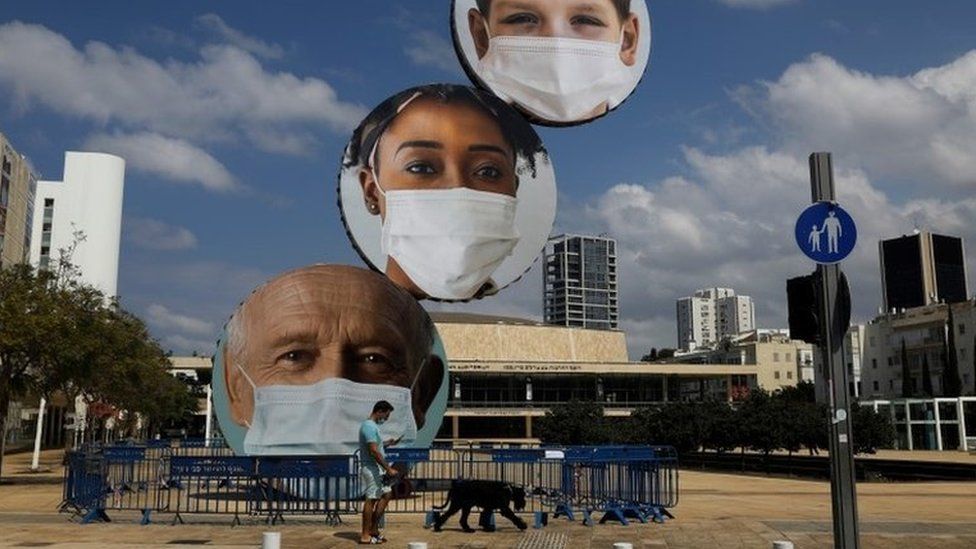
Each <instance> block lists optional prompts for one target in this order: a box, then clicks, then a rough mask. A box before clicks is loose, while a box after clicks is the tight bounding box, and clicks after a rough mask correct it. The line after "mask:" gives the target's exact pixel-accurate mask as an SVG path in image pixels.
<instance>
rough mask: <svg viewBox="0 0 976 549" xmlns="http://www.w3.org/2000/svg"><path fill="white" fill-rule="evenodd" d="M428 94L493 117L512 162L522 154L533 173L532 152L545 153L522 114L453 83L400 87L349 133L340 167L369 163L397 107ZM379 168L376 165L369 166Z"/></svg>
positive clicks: (485, 95)
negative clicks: (374, 148) (350, 134)
mask: <svg viewBox="0 0 976 549" xmlns="http://www.w3.org/2000/svg"><path fill="white" fill-rule="evenodd" d="M418 94H419V95H420V96H421V97H425V98H431V99H434V100H435V101H439V102H441V103H460V104H465V105H469V106H472V107H475V108H477V109H479V110H481V111H482V112H484V113H485V114H487V115H488V116H489V117H491V118H492V119H494V120H495V121H496V122H497V123H498V126H499V127H500V129H501V133H502V137H503V138H504V139H505V141H506V142H508V144H509V145H510V146H511V147H512V151H513V152H514V153H515V156H516V162H517V161H518V158H519V157H521V158H524V159H525V160H526V161H527V162H528V165H529V169H530V171H531V172H532V176H533V177H535V175H536V169H535V168H536V165H535V164H536V162H535V160H536V158H535V157H536V155H537V154H539V153H543V154H545V152H546V151H545V149H544V148H543V146H542V140H541V139H539V135H538V134H537V133H535V130H534V129H532V125H531V124H529V123H528V122H527V121H526V120H525V118H524V117H523V116H522V115H520V114H519V113H518V112H517V111H515V109H513V108H512V107H510V106H509V105H507V104H506V103H505V102H504V101H502V100H501V99H498V98H497V97H495V96H494V95H492V94H491V93H488V92H484V91H481V90H477V89H475V88H471V87H468V86H460V85H457V84H428V85H425V86H417V87H415V88H410V89H408V90H404V91H402V92H400V93H398V94H396V95H394V96H393V97H391V98H389V99H387V100H386V101H384V102H382V103H380V104H379V106H378V107H376V108H375V109H373V112H371V113H369V115H368V116H367V117H366V119H365V120H363V122H362V123H361V124H360V125H359V127H358V128H356V130H355V131H354V132H353V134H352V141H351V142H350V143H349V150H348V151H347V155H346V157H345V158H344V159H343V167H344V168H351V167H353V166H357V165H358V166H369V162H370V158H369V155H370V153H371V152H372V151H373V146H374V145H376V142H377V141H378V140H379V138H380V137H381V136H382V135H383V133H384V132H386V129H387V128H388V127H389V126H390V124H392V123H393V120H394V119H395V118H396V115H397V111H398V110H399V109H400V107H401V106H402V105H403V104H404V103H406V102H407V101H409V100H410V99H411V98H413V97H414V96H415V95H418ZM546 158H548V156H546ZM373 168H374V169H376V170H377V172H378V171H379V167H378V166H373Z"/></svg>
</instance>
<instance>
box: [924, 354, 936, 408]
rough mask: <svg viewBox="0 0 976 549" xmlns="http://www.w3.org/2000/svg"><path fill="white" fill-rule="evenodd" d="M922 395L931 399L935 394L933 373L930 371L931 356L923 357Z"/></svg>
mask: <svg viewBox="0 0 976 549" xmlns="http://www.w3.org/2000/svg"><path fill="white" fill-rule="evenodd" d="M922 394H923V395H925V396H927V397H930V396H932V395H934V394H935V391H933V390H932V372H931V371H930V370H929V354H928V353H925V354H924V355H922Z"/></svg>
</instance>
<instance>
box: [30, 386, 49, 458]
mask: <svg viewBox="0 0 976 549" xmlns="http://www.w3.org/2000/svg"><path fill="white" fill-rule="evenodd" d="M46 405H47V400H46V399H45V398H44V397H41V402H40V404H38V405H37V429H35V432H34V455H33V456H31V466H30V470H31V471H37V469H38V468H39V466H40V460H41V437H42V435H43V434H44V407H45V406H46Z"/></svg>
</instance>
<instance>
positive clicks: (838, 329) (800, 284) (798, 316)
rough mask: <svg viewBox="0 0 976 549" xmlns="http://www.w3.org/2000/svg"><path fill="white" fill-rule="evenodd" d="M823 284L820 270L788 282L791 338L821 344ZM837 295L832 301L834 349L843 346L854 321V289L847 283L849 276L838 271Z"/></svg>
mask: <svg viewBox="0 0 976 549" xmlns="http://www.w3.org/2000/svg"><path fill="white" fill-rule="evenodd" d="M820 287H821V274H820V270H819V269H818V270H816V271H814V272H813V273H812V274H809V275H807V276H798V277H796V278H791V279H789V280H787V281H786V300H787V308H788V311H789V322H790V339H799V340H801V341H806V342H807V343H812V344H814V345H819V344H820V343H821V342H822V340H823V336H822V333H821V319H820V315H821V311H823V307H821V304H820V303H819V302H818V299H819V296H820ZM833 294H834V296H835V298H834V303H832V304H831V305H832V309H831V310H832V312H833V318H832V320H833V323H832V325H831V326H830V338H831V341H832V342H833V345H832V346H833V347H834V349H832V351H835V350H837V349H839V348H840V345H841V344H842V342H843V340H844V336H845V335H846V334H847V329H848V327H849V326H850V324H851V290H850V287H849V286H848V283H847V275H845V274H844V273H843V271H840V272H838V278H837V289H836V291H835V292H833Z"/></svg>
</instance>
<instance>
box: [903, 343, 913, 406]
mask: <svg viewBox="0 0 976 549" xmlns="http://www.w3.org/2000/svg"><path fill="white" fill-rule="evenodd" d="M914 385H915V384H914V383H912V370H911V368H909V367H908V349H907V348H906V347H905V338H902V339H901V396H902V398H911V397H912V396H914V393H915V388H914Z"/></svg>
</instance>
